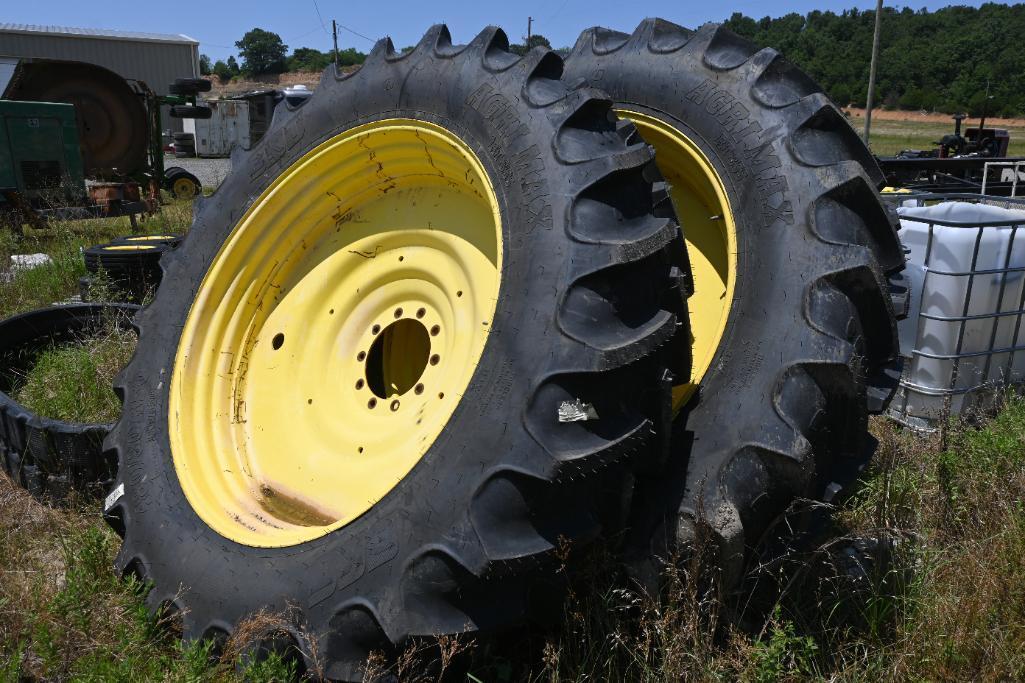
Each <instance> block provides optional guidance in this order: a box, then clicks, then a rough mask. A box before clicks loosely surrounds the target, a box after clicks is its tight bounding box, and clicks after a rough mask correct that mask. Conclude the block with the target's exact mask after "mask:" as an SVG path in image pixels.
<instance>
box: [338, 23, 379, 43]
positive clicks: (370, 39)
mask: <svg viewBox="0 0 1025 683" xmlns="http://www.w3.org/2000/svg"><path fill="white" fill-rule="evenodd" d="M338 26H339V28H344V29H345V30H346V31H348V32H349V33H351V34H352V35H354V36H359V37H360V38H362V39H363V40H369V41H370V42H371V43H376V42H377V41H376V40H374V39H373V38H368V37H366V36H365V35H363V34H362V33H360V32H359V31H353V30H352V29H351V28H349V27H348V26H346V25H345V24H338Z"/></svg>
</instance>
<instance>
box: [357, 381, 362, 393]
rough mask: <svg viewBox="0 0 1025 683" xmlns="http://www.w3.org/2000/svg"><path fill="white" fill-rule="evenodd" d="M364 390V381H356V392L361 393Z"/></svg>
mask: <svg viewBox="0 0 1025 683" xmlns="http://www.w3.org/2000/svg"><path fill="white" fill-rule="evenodd" d="M362 388H363V380H361V379H358V380H356V391H359V390H360V389H362Z"/></svg>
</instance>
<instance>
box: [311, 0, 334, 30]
mask: <svg viewBox="0 0 1025 683" xmlns="http://www.w3.org/2000/svg"><path fill="white" fill-rule="evenodd" d="M313 9H315V10H317V19H319V20H320V27H321V28H322V29H324V33H327V34H328V35H331V34H330V33H328V31H327V26H326V25H325V24H324V17H322V16H320V7H319V6H318V5H317V0H313Z"/></svg>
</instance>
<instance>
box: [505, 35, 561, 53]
mask: <svg viewBox="0 0 1025 683" xmlns="http://www.w3.org/2000/svg"><path fill="white" fill-rule="evenodd" d="M535 47H545V48H548V49H549V50H551V49H552V44H551V42H549V40H548V39H547V38H545V37H544V36H543V35H541V34H540V33H535V34H533V35H532V36H530V40H528V41H527V44H526V45H523V44H520V43H518V44H516V45H510V46H509V50H510V51H511V52H514V53H515V54H518V55H525V54H527V53H528V52H530V51H531V50H532V49H534V48H535Z"/></svg>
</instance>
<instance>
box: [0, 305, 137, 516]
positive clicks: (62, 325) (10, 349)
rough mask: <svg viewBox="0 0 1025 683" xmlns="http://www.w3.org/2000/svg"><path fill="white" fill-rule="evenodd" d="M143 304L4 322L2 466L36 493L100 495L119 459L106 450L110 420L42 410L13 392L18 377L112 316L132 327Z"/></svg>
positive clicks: (0, 346) (0, 349) (69, 309)
mask: <svg viewBox="0 0 1025 683" xmlns="http://www.w3.org/2000/svg"><path fill="white" fill-rule="evenodd" d="M138 308H139V307H138V306H131V305H118V304H115V305H103V304H73V305H67V306H52V307H50V308H42V309H39V310H36V311H30V312H28V313H22V314H20V315H16V316H14V317H11V318H8V319H6V320H3V321H0V465H2V467H3V470H4V471H5V472H7V474H8V475H9V476H10V477H11V479H12V480H14V481H15V483H17V484H19V485H21V486H23V487H25V488H26V489H28V490H29V491H30V492H31V493H32V494H33V495H34V496H35V497H37V498H39V499H41V500H47V501H51V502H53V501H59V500H61V499H63V498H64V497H65V496H66V495H67V494H68V492H69V491H71V490H76V491H79V492H81V493H85V494H89V495H99V494H102V493H103V492H104V491H105V490H106V489H107V488H109V486H110V485H111V482H112V480H113V478H114V471H115V468H116V460H115V459H114V458H113V457H111V456H109V455H105V454H104V452H103V449H102V442H103V438H104V437H105V436H106V434H107V432H108V431H109V430H110V425H108V424H75V423H70V422H64V421H61V420H53V419H50V418H47V417H43V416H40V415H37V414H36V413H34V412H32V411H31V410H29V409H28V408H26V407H25V406H23V405H21V404H20V403H18V402H17V401H15V400H14V399H13V398H11V396H10V395H9V393H8V392H10V391H11V389H12V386H13V381H14V378H15V377H18V376H22V375H24V374H25V373H26V372H28V371H29V370H30V369H31V367H32V364H33V363H34V360H35V357H36V354H38V353H39V352H40V351H41V350H43V349H45V348H47V347H49V346H50V345H53V344H60V343H66V342H69V341H73V340H75V339H78V338H81V337H82V336H84V335H88V334H89V333H90V332H91V331H93V330H96V329H98V328H99V327H100V326H101V325H102V324H103V323H105V322H106V321H107V319H108V316H111V315H114V316H115V321H116V322H117V323H118V324H124V325H126V326H127V325H128V324H129V322H130V320H131V316H133V315H134V314H135V312H136V311H137V310H138Z"/></svg>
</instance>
